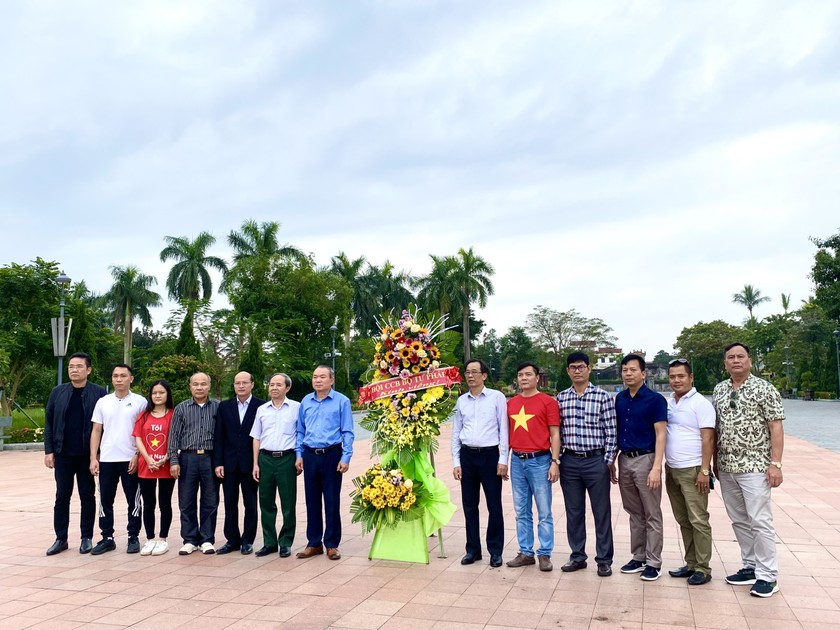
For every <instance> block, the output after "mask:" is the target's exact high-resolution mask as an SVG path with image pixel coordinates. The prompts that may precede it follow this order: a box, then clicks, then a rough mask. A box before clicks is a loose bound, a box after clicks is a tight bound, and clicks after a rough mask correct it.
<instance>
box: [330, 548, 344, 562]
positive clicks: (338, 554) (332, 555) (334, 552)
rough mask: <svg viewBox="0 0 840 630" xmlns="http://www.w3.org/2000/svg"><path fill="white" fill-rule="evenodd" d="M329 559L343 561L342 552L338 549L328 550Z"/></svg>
mask: <svg viewBox="0 0 840 630" xmlns="http://www.w3.org/2000/svg"><path fill="white" fill-rule="evenodd" d="M327 558H329V559H330V560H341V552H340V551H339V550H338V549H332V548H328V549H327Z"/></svg>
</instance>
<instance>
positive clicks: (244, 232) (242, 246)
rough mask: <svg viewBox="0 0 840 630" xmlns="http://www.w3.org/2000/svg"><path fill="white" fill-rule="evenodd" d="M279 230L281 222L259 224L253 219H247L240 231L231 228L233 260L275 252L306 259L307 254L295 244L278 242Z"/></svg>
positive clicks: (273, 253) (295, 258)
mask: <svg viewBox="0 0 840 630" xmlns="http://www.w3.org/2000/svg"><path fill="white" fill-rule="evenodd" d="M279 231H280V223H279V222H277V221H265V222H263V223H260V224H259V225H258V224H257V222H256V221H254V220H253V219H248V220H247V221H245V223H243V224H242V228H241V229H240V231H238V232H237V231H236V230H231V232H230V234H228V244H229V245H230V246H231V247H232V248H233V252H234V253H233V262H234V263H238V262H240V261H242V260H247V259H249V258H257V257H270V256H273V255H275V254H277V255H279V256H281V257H283V258H289V259H292V260H306V254H304V253H303V252H302V251H301V250H300V249H298V248H297V247H295V246H294V245H289V244H286V245H283V246H281V245H280V244H279V243H278V242H277V233H278V232H279Z"/></svg>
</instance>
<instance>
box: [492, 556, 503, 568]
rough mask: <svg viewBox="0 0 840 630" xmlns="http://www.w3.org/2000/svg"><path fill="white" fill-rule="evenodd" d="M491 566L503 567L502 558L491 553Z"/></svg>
mask: <svg viewBox="0 0 840 630" xmlns="http://www.w3.org/2000/svg"><path fill="white" fill-rule="evenodd" d="M490 566H491V567H500V566H502V556H501V554H498V553H491V554H490Z"/></svg>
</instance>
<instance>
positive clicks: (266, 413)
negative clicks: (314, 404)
mask: <svg viewBox="0 0 840 630" xmlns="http://www.w3.org/2000/svg"><path fill="white" fill-rule="evenodd" d="M291 387H292V379H291V378H289V376H288V375H286V374H282V373H280V374H274V375H273V376H272V377H271V378H270V379H269V380H268V395H269V396H270V397H271V400H269V401H268V402H267V403H265V404H263V405H260V406H259V407H258V408H257V415H256V417H255V418H254V426H253V428H252V429H251V437H252V438H254V479H255V480H256V481H257V482H259V484H260V513H261V518H262V521H261V522H262V530H263V546H262V549H260V550H259V551H257V553H256V556H257V557H258V558H262V557H263V556H267V555H269V554H272V553H276V552H277V550H278V548H279V550H280V557H281V558H288V557H289V556H290V555H292V543H293V542H294V539H295V522H296V520H297V519H296V516H295V503H296V502H297V476H298V475H299V474H300V473H299V472H298V471H297V470H296V468H295V459H296V457H295V441H296V440H297V421H298V409H300V403H299V402H298V401H296V400H292V399H291V398H286V394H287V393H288V391H289V390H290V389H291ZM278 493H279V494H280V506H281V509H282V511H283V527H282V528H281V529H280V535H279V536H278V535H277V502H276V496H277V494H278Z"/></svg>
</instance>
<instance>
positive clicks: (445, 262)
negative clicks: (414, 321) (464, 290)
mask: <svg viewBox="0 0 840 630" xmlns="http://www.w3.org/2000/svg"><path fill="white" fill-rule="evenodd" d="M429 258H431V259H432V270H431V271H430V272H429V273H428V275H425V276H421V277H420V278H417V280H415V282H414V286H415V287H416V288H418V289H419V291H418V292H417V301H418V302H420V304H421V305H422V306H423V308H426V309H429V310H437V311H439V312H440V314H441V315H442V316H444V317H446V316H447V315H448V314H449V313H450V311H452V307H453V306H455V304H456V303H457V300H458V298H457V296H456V292H457V287H456V286H455V283H454V281H453V273H454V269H455V266H456V263H455V258H454V257H452V256H435V255H434V254H429Z"/></svg>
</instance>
